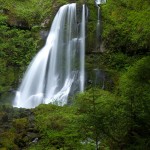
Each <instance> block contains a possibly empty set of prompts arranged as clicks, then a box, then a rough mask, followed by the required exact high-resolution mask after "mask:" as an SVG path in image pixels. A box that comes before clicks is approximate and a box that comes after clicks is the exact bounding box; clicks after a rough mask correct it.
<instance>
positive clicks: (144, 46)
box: [0, 0, 150, 150]
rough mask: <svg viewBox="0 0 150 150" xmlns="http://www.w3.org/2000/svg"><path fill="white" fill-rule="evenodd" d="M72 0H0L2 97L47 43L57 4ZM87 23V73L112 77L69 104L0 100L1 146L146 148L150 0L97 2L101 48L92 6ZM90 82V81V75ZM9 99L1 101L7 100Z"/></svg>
mask: <svg viewBox="0 0 150 150" xmlns="http://www.w3.org/2000/svg"><path fill="white" fill-rule="evenodd" d="M68 2H75V1H72V0H70V1H69V0H68V1H67V0H57V1H49V0H5V1H3V0H0V3H1V5H0V35H1V37H0V102H1V103H2V102H3V103H4V102H5V101H6V100H5V99H4V97H3V96H2V95H3V93H5V92H6V91H11V89H12V88H16V84H18V82H19V79H20V76H22V73H23V72H24V70H25V69H26V67H27V65H28V64H29V62H30V60H31V59H32V57H33V56H34V55H35V53H36V52H37V51H38V50H39V49H40V48H41V47H42V45H43V43H44V41H43V39H42V38H41V37H40V31H47V30H48V29H49V25H50V24H51V22H52V19H53V17H54V14H55V13H56V11H57V10H58V8H59V6H61V5H63V4H66V3H68ZM76 2H78V3H84V2H86V4H87V6H88V7H89V19H88V23H87V31H88V33H87V43H88V44H87V53H88V54H87V60H86V67H87V70H91V69H93V68H100V69H102V70H103V72H106V74H107V76H109V80H111V82H109V81H105V84H106V85H105V88H103V89H100V88H98V87H99V86H96V85H93V84H91V85H89V86H88V87H87V90H86V91H85V92H84V93H82V94H79V95H77V96H76V97H75V98H74V102H73V104H72V105H71V106H63V107H60V106H56V105H51V104H49V105H40V106H38V107H37V108H35V109H19V108H13V107H12V106H9V105H7V104H5V105H3V104H0V150H18V149H28V150H42V149H44V150H55V149H60V150H63V149H64V150H72V149H79V150H94V149H97V150H98V149H104V150H109V149H110V150H121V149H124V150H148V149H149V147H150V128H149V127H150V56H149V53H150V43H149V39H150V20H149V16H150V1H149V0H137V1H133V0H108V1H107V4H105V5H103V6H101V12H102V26H103V34H102V42H103V45H104V48H105V49H104V52H103V53H96V55H95V54H94V53H92V51H94V50H95V48H96V46H95V33H96V21H97V14H96V13H97V9H96V7H95V6H94V5H93V4H94V2H93V1H92V0H87V1H82V0H79V1H76ZM91 80H92V78H91ZM5 103H6V102H5Z"/></svg>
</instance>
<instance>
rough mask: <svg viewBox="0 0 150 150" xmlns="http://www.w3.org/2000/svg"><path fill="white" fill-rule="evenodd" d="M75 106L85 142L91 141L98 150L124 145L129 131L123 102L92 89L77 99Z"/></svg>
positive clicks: (101, 91) (104, 92)
mask: <svg viewBox="0 0 150 150" xmlns="http://www.w3.org/2000/svg"><path fill="white" fill-rule="evenodd" d="M75 105H76V107H77V113H78V116H79V117H78V127H79V129H80V133H81V135H82V138H83V140H84V141H85V142H87V143H88V142H89V139H90V140H91V142H92V143H95V145H97V146H96V147H97V148H98V147H107V146H110V147H114V149H115V147H119V146H122V145H123V143H124V142H125V140H126V131H127V129H128V124H127V118H125V114H126V113H125V111H124V107H123V106H124V102H123V101H121V100H120V99H119V98H118V97H115V96H114V95H112V94H111V93H109V92H107V91H103V90H99V89H90V90H89V91H87V92H85V93H83V94H80V95H79V96H78V97H77V99H76V102H75ZM99 141H101V144H100V145H99ZM106 141H107V142H106Z"/></svg>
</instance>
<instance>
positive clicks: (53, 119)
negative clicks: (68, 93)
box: [33, 105, 80, 149]
mask: <svg viewBox="0 0 150 150" xmlns="http://www.w3.org/2000/svg"><path fill="white" fill-rule="evenodd" d="M73 112H74V111H73V109H72V107H67V106H64V107H60V106H56V105H40V106H38V107H37V108H35V110H34V113H35V119H36V126H37V129H38V130H39V131H40V134H41V140H40V141H39V143H38V144H37V145H34V146H33V147H35V148H36V149H40V148H41V147H45V148H47V149H49V148H51V149H53V148H66V149H69V148H70V149H73V148H74V147H78V146H80V143H79V136H78V133H77V130H76V117H77V116H75V115H74V113H73Z"/></svg>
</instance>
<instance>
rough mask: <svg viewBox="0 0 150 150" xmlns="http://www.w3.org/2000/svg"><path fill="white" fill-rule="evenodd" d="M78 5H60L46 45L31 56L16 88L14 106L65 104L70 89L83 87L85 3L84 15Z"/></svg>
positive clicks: (71, 91)
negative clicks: (79, 17)
mask: <svg viewBox="0 0 150 150" xmlns="http://www.w3.org/2000/svg"><path fill="white" fill-rule="evenodd" d="M76 9H77V8H76V4H75V3H73V4H67V5H64V6H62V7H61V8H60V9H59V11H58V13H57V14H56V16H55V18H54V21H53V23H52V26H51V30H50V32H49V35H48V37H47V41H46V44H45V46H44V47H43V48H42V49H41V50H40V51H39V52H38V54H37V55H36V56H35V58H34V59H33V60H32V62H31V64H30V65H29V67H28V69H27V71H26V73H25V75H24V78H23V80H22V83H21V85H20V87H19V89H18V91H17V92H16V96H15V99H14V104H13V106H14V107H22V108H34V107H36V106H38V105H39V104H42V103H44V104H48V103H54V104H58V105H64V104H67V101H68V96H69V95H70V93H73V94H74V93H75V92H82V91H84V80H85V79H84V78H85V77H84V76H85V73H84V61H85V6H84V5H83V7H82V13H81V16H82V17H81V19H78V18H77V10H76ZM79 16H80V15H79Z"/></svg>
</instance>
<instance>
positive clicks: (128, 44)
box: [102, 0, 150, 55]
mask: <svg viewBox="0 0 150 150" xmlns="http://www.w3.org/2000/svg"><path fill="white" fill-rule="evenodd" d="M149 6H150V3H149V1H148V0H144V1H143V0H137V1H133V0H131V1H125V0H121V1H118V0H117V1H116V0H109V1H108V2H107V4H106V5H104V6H103V7H102V15H103V22H104V26H103V27H104V32H103V38H104V42H105V46H106V48H108V49H109V50H111V51H122V52H125V53H128V54H132V55H133V54H139V53H142V54H143V53H145V52H148V51H149V48H150V47H149V37H150V34H149V33H150V32H149V31H150V26H149V24H150V20H149V19H148V18H149V16H150V11H149V8H150V7H149Z"/></svg>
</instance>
